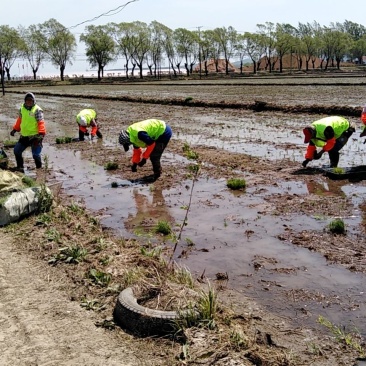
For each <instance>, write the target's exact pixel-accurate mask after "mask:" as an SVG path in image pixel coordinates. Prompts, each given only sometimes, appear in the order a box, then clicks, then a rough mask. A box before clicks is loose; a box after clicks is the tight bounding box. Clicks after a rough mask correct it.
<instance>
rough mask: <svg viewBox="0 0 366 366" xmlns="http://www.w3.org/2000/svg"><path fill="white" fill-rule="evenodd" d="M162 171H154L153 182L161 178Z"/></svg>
mask: <svg viewBox="0 0 366 366" xmlns="http://www.w3.org/2000/svg"><path fill="white" fill-rule="evenodd" d="M161 173H162V169H161V168H159V169H154V180H156V179H158V178H159V177H160V176H161Z"/></svg>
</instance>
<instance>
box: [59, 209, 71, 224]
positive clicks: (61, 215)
mask: <svg viewBox="0 0 366 366" xmlns="http://www.w3.org/2000/svg"><path fill="white" fill-rule="evenodd" d="M58 216H59V218H60V219H61V220H62V221H64V222H69V221H70V215H69V214H68V213H67V211H66V210H62V211H60V213H59V215H58Z"/></svg>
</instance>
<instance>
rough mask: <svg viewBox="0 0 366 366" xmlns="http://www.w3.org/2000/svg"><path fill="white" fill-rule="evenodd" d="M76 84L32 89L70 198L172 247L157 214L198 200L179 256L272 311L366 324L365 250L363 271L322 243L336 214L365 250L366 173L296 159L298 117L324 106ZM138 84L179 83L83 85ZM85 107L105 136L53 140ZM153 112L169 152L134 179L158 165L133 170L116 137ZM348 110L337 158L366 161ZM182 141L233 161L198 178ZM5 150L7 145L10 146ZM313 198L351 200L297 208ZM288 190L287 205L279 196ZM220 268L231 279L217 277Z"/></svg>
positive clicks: (12, 104)
mask: <svg viewBox="0 0 366 366" xmlns="http://www.w3.org/2000/svg"><path fill="white" fill-rule="evenodd" d="M356 87H357V88H364V87H363V86H359V85H358V86H356ZM76 88H79V87H75V88H73V89H71V90H72V91H71V92H70V89H67V88H66V89H63V87H61V88H60V89H57V90H56V91H57V93H67V94H68V95H69V96H68V97H63V98H60V97H52V96H42V94H41V92H42V91H43V90H45V91H47V92H50V91H52V89H49V90H46V89H41V88H39V89H35V90H33V91H34V92H35V93H36V97H37V101H38V103H39V104H40V105H41V106H42V107H43V109H44V110H45V117H46V122H47V129H48V135H47V137H46V140H45V143H44V154H45V155H47V157H48V161H49V168H50V170H52V171H53V173H54V179H55V180H57V181H59V182H62V187H63V191H64V192H65V193H66V194H68V195H71V196H73V199H74V200H75V202H82V203H83V204H85V205H86V207H87V208H88V209H90V210H92V211H93V212H94V213H95V215H96V216H97V217H98V218H99V219H100V220H101V222H102V223H103V225H105V226H107V227H110V228H113V229H114V230H115V231H116V232H117V233H118V234H119V235H121V236H123V237H135V236H139V237H142V238H145V239H144V240H149V241H151V243H152V244H153V245H167V246H173V243H172V241H171V240H170V239H167V238H161V237H158V236H156V235H154V234H152V227H153V225H154V224H155V223H156V222H157V221H159V220H165V221H168V222H170V223H171V224H172V226H173V229H174V230H175V231H177V232H178V231H179V230H180V229H179V228H180V226H181V225H182V223H183V221H184V220H185V215H186V207H187V205H188V204H189V202H191V204H190V208H189V212H188V220H187V225H185V226H184V227H183V230H182V236H181V240H180V242H179V245H178V247H177V250H176V251H175V253H174V256H175V260H176V261H177V262H179V263H180V264H182V265H186V266H187V267H188V268H190V270H191V271H192V272H193V273H194V274H195V276H197V277H199V276H205V277H207V278H209V279H210V280H211V281H212V282H215V283H217V284H218V285H219V286H222V287H228V288H231V289H234V290H235V291H236V292H237V293H238V294H243V295H245V296H249V297H251V298H254V299H255V300H256V301H257V302H258V303H259V304H260V305H262V306H264V307H266V308H267V309H269V310H270V311H273V312H275V313H276V314H278V315H280V316H283V317H284V318H286V319H292V321H293V322H294V324H295V325H297V326H316V325H315V324H316V319H317V318H318V316H319V315H322V316H325V317H326V318H328V319H329V320H331V321H332V322H334V323H337V324H342V325H344V326H347V327H352V326H357V328H358V329H359V330H360V332H361V333H362V334H363V335H366V321H365V320H366V319H365V318H366V293H365V286H364V282H365V273H366V261H365V252H364V251H363V254H362V255H363V259H362V258H361V259H360V262H359V265H360V266H361V267H360V268H363V269H364V272H363V273H362V271H352V270H350V268H349V266H348V267H347V265H344V264H342V263H338V262H337V261H329V259H328V258H327V256H325V255H324V253H323V252H322V250H320V249H319V250H318V249H317V245H316V244H317V243H316V241H319V242H320V241H324V240H326V238H325V236H324V232H325V227H326V225H327V224H328V223H329V221H330V220H331V219H332V218H333V217H336V216H341V217H342V218H343V219H344V221H345V223H346V225H347V236H348V238H349V239H350V240H351V241H354V242H355V245H356V243H357V245H358V246H359V247H358V250H360V248H363V249H365V240H364V239H363V237H364V229H363V220H364V217H365V215H366V213H365V212H364V211H363V206H362V204H363V203H364V202H365V199H366V185H365V184H364V182H363V181H359V182H350V181H348V180H341V181H332V180H329V179H327V178H325V177H324V176H323V175H322V174H321V173H320V170H318V171H316V170H314V172H313V173H312V174H309V172H305V171H303V170H302V169H301V168H302V167H301V162H302V160H303V155H304V152H305V149H306V145H304V144H303V136H302V133H301V131H302V128H303V127H304V126H305V125H307V124H309V123H311V122H312V121H313V120H316V119H317V118H320V117H323V116H324V115H321V114H319V115H314V114H291V113H281V112H275V113H273V112H272V113H268V112H265V111H263V112H253V111H249V110H228V109H225V110H220V109H217V108H190V107H180V106H161V105H160V106H159V105H152V104H150V105H146V104H139V103H125V102H115V101H105V100H99V99H98V98H96V99H93V100H90V99H87V98H85V99H81V98H77V99H76V98H73V97H72V95H71V94H72V93H79V89H78V90H77V89H76ZM160 88H161V90H160ZM238 88H241V89H240V90H241V93H242V94H240V97H243V95H244V94H245V95H246V98H248V99H250V98H259V97H261V98H262V99H264V100H266V101H268V100H270V101H271V102H273V101H274V100H276V101H278V100H281V103H290V104H291V103H292V101H293V102H294V103H309V100H313V101H314V99H315V100H316V102H319V103H320V102H322V103H326V102H328V103H329V104H333V103H336V102H337V103H339V101H340V100H341V102H342V103H345V104H346V105H349V106H356V105H358V104H361V99H362V97H360V93H352V94H351V91H352V87H349V93H345V90H344V87H343V89H342V88H340V89H339V90H338V89H337V88H335V87H334V86H333V87H332V93H330V92H329V93H328V92H326V93H324V90H323V96H324V97H323V98H322V99H321V100H320V99H318V96H317V93H318V92H319V88H318V87H313V86H312V88H314V89H316V90H317V92H315V91H312V90H309V87H307V88H306V95H311V96H312V97H313V98H304V93H305V90H304V89H303V86H300V87H299V88H298V89H296V90H294V91H293V92H290V93H283V86H282V87H281V88H282V89H280V90H282V95H279V89H276V90H275V89H274V88H277V87H276V86H270V87H266V88H265V89H264V87H263V86H262V87H261V88H262V89H261V92H260V91H258V90H257V91H256V92H254V91H253V88H252V87H247V86H240V87H239V86H235V89H238ZM289 88H290V87H289ZM326 88H327V87H326ZM130 89H133V90H130ZM140 89H143V90H145V93H146V94H147V95H150V96H151V93H156V94H157V95H158V96H159V97H162V98H164V95H165V94H166V95H171V94H172V92H171V88H164V87H159V88H152V89H154V90H155V91H149V89H150V87H146V86H137V87H136V88H133V87H131V86H128V87H126V86H113V87H112V86H106V87H103V89H100V90H97V91H96V90H95V88H92V87H89V86H85V87H84V92H83V93H84V95H88V94H90V95H93V94H99V93H105V94H108V93H112V94H116V93H128V94H129V95H131V93H132V94H134V93H135V94H136V95H139V94H140V93H141V90H140ZM146 89H148V90H147V91H146ZM76 90H77V91H76ZM263 90H267V92H268V94H264V92H263ZM327 90H328V89H327ZM37 92H39V93H40V94H39V96H37ZM174 93H175V94H174V97H182V98H185V97H187V96H194V97H195V98H198V97H201V98H203V99H204V98H209V96H210V95H211V94H210V93H212V86H205V87H204V88H198V90H195V89H192V86H187V90H186V89H184V88H183V89H179V90H178V91H176V92H174ZM237 93H238V90H233V89H232V88H231V87H230V86H227V87H223V94H222V95H219V96H217V98H219V99H220V98H222V99H225V100H227V98H234V97H235V95H238V94H237ZM340 93H342V94H340ZM341 95H342V98H340V96H341ZM154 96H156V95H155V94H154ZM21 98H22V95H19V94H12V93H9V94H7V95H6V96H5V97H4V98H3V99H4V103H3V104H2V107H1V111H0V120H1V122H2V123H1V131H0V134H1V139H2V140H5V139H8V138H9V135H8V132H9V131H10V130H11V127H12V123H13V122H14V118H15V116H16V109H17V106H18V105H19V103H20V102H21ZM243 98H244V97H243ZM85 107H93V108H95V109H97V110H98V113H99V119H100V121H101V124H102V132H103V135H104V138H103V140H98V141H93V142H89V141H87V142H85V143H72V144H65V145H57V144H55V142H54V141H55V138H56V137H57V136H77V128H76V123H75V122H74V119H75V115H76V113H77V112H78V110H80V109H82V108H85ZM152 117H156V118H161V119H163V120H165V121H166V122H167V123H169V124H170V125H171V126H172V129H173V133H174V136H173V139H172V141H171V142H170V144H169V146H168V148H167V150H166V153H165V154H164V155H163V169H164V173H163V175H162V177H161V178H160V179H159V181H158V182H154V183H151V182H146V181H144V180H143V179H139V178H143V177H144V176H146V175H148V174H151V171H149V169H150V167H149V166H148V167H146V169H145V170H143V173H142V172H141V173H140V172H138V174H137V175H131V172H130V171H129V169H128V164H129V158H130V156H128V155H126V154H125V153H124V152H123V149H121V148H120V146H118V143H117V136H118V134H119V131H120V130H121V129H122V128H124V127H127V124H128V123H131V122H134V121H138V120H142V119H146V118H152ZM349 119H350V120H351V121H352V122H355V123H356V125H357V132H356V134H354V136H352V138H351V139H350V141H349V143H348V144H347V145H346V147H345V148H344V149H343V150H342V155H341V159H340V166H342V167H350V166H356V165H366V145H364V144H363V141H362V139H360V138H359V137H358V135H359V132H360V127H361V126H360V121H359V119H358V118H356V117H354V116H351V117H349ZM184 143H186V144H189V145H190V146H191V148H192V149H193V150H194V149H195V148H196V147H197V148H200V149H203V150H205V151H208V154H209V153H210V151H211V150H214V151H216V152H217V151H219V152H221V153H220V154H222V155H226V154H227V156H228V158H227V164H224V165H223V166H220V167H219V168H220V169H223V170H225V172H226V173H225V174H223V175H222V176H220V172H219V168H217V172H216V173H215V174H209V173H208V174H205V167H208V166H210V167H211V169H213V170H214V171H215V168H214V164H213V162H210V163H208V162H203V165H202V168H201V169H202V174H201V175H200V176H199V177H198V179H197V180H196V181H194V180H192V179H191V178H190V177H189V176H188V175H187V174H186V173H184V172H186V167H187V165H189V164H190V161H189V160H188V159H187V158H186V157H185V156H184V154H183V153H182V151H181V150H179V149H177V148H175V146H180V145H182V144H184ZM8 155H10V156H11V155H12V153H11V151H9V154H8ZM241 155H242V156H244V155H246V156H251V157H254V158H256V159H259V160H255V161H254V163H253V164H256V167H249V166H248V169H247V170H246V169H238V168H233V167H232V166H231V162H233V161H236V160H238V159H239V160H240V159H241ZM25 156H26V159H27V162H28V164H27V167H28V168H29V169H27V171H26V174H28V175H30V176H34V175H35V172H34V170H33V169H32V167H33V164H32V161H31V159H30V153H29V151H27V152H26V155H25ZM108 160H117V161H118V162H119V164H120V168H119V169H118V170H117V171H112V172H108V171H106V170H105V169H104V163H105V162H106V161H108ZM213 160H214V161H215V159H213ZM205 164H206V165H205ZM261 164H263V167H262V168H260V165H261ZM327 164H328V161H327V157H325V156H324V157H323V159H321V160H319V161H317V162H314V163H313V164H312V167H316V168H321V167H323V166H327ZM147 165H148V164H147ZM212 167H213V168H212ZM272 167H273V170H272ZM249 168H251V169H249ZM231 174H239V175H240V176H242V177H243V178H244V179H246V181H247V189H246V191H245V192H239V193H237V192H233V191H230V190H229V189H228V188H227V186H226V182H227V177H230V175H231ZM112 182H117V183H119V184H118V187H117V188H112V186H111V183H112ZM192 185H193V187H192ZM308 197H315V198H314V200H315V201H316V202H319V201H322V200H326V201H327V205H329V201H330V202H333V201H334V204H335V205H339V204H340V203H339V202H342V205H343V202H347V203H345V205H347V208H344V207H343V206H342V207H340V208H339V210H338V208H333V211H331V212H328V211H326V210H325V211H324V212H322V211H321V209H320V210H319V209H317V210H316V211H315V212H310V211H302V210H301V209H300V208H301V207H302V206H304V203H305V202H306V200H307V198H308ZM286 200H288V203H287V204H286V203H284V201H286ZM296 205H298V207H299V209H297V208H296V207H297V206H296ZM291 206H293V207H291ZM319 207H320V208H321V206H319ZM337 213H338V214H337ZM287 232H293V233H304V232H305V233H306V232H311V233H312V235H313V236H312V238H313V239H312V240H313V241H314V248H313V249H310V250H309V247H303V246H302V245H296V244H293V243H292V242H291V240H284V237H285V235H284V233H287ZM314 233H315V234H314ZM324 238H325V239H324ZM340 243H341V241H340ZM325 245H327V244H326V243H325ZM323 246H324V243H323ZM222 273H224V274H225V275H226V276H224V277H227V279H226V280H219V278H221V277H222V276H221V277H220V276H219V274H222ZM223 294H224V292H223Z"/></svg>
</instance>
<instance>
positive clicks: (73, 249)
mask: <svg viewBox="0 0 366 366" xmlns="http://www.w3.org/2000/svg"><path fill="white" fill-rule="evenodd" d="M87 254H88V251H87V250H86V249H85V248H82V247H80V246H78V245H71V246H67V247H64V248H60V249H59V253H57V254H56V255H55V256H54V257H52V258H51V259H50V260H49V261H48V263H49V264H57V263H58V262H65V263H80V262H82V261H83V260H84V259H85V257H86V255H87Z"/></svg>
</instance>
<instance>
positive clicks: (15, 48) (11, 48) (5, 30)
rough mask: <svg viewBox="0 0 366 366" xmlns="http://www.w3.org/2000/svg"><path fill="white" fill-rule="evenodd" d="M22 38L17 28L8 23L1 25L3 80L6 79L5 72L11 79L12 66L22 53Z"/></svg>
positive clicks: (0, 46)
mask: <svg viewBox="0 0 366 366" xmlns="http://www.w3.org/2000/svg"><path fill="white" fill-rule="evenodd" d="M21 48H22V39H21V37H20V35H19V32H18V31H17V30H16V29H15V28H11V27H9V26H8V25H1V26H0V64H1V72H0V74H1V80H2V81H4V76H5V73H6V75H7V79H8V80H11V75H10V68H11V67H12V65H13V64H14V62H15V60H16V59H17V58H18V57H19V56H20V55H21Z"/></svg>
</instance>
